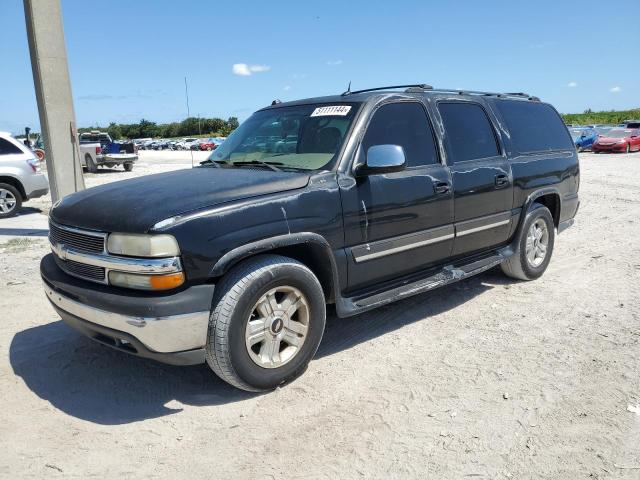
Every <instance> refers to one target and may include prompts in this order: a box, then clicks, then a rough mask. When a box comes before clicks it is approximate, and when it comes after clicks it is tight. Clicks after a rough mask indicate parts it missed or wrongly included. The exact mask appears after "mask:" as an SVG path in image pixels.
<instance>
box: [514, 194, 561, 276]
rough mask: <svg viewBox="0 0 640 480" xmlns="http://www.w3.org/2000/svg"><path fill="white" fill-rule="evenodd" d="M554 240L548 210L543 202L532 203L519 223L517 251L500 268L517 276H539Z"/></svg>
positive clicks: (546, 262)
mask: <svg viewBox="0 0 640 480" xmlns="http://www.w3.org/2000/svg"><path fill="white" fill-rule="evenodd" d="M554 241H555V226H554V224H553V217H552V216H551V212H549V210H548V209H547V207H545V206H544V205H541V204H539V203H534V204H533V206H532V208H531V209H530V210H529V212H528V213H527V216H526V218H525V220H524V224H523V225H522V229H521V231H520V237H519V239H518V242H517V246H516V251H515V252H514V254H513V255H512V256H511V257H509V259H507V260H505V261H504V262H503V263H502V265H501V267H502V271H503V272H504V273H505V275H507V276H509V277H512V278H517V279H519V280H535V279H536V278H539V277H540V276H542V274H543V273H544V271H545V270H546V269H547V266H548V265H549V262H550V261H551V255H552V253H553V245H554Z"/></svg>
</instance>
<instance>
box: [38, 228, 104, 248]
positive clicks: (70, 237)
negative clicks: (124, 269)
mask: <svg viewBox="0 0 640 480" xmlns="http://www.w3.org/2000/svg"><path fill="white" fill-rule="evenodd" d="M49 239H50V240H51V243H54V244H57V245H65V246H67V247H69V248H73V249H74V250H79V251H81V252H90V253H102V252H103V251H104V240H105V236H104V235H102V234H100V233H93V232H86V233H84V232H82V231H78V230H75V229H73V230H72V229H66V228H64V227H59V226H58V225H55V224H53V223H49Z"/></svg>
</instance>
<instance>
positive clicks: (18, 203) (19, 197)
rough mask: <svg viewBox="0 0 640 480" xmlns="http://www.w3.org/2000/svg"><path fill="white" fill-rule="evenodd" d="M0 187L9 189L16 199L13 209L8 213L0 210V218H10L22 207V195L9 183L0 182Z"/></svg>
mask: <svg viewBox="0 0 640 480" xmlns="http://www.w3.org/2000/svg"><path fill="white" fill-rule="evenodd" d="M0 188H1V189H3V190H8V191H10V192H11V194H12V195H13V197H14V198H15V199H16V204H15V205H14V207H13V210H11V211H10V212H8V213H1V212H0V218H10V217H13V216H15V215H17V214H18V212H19V211H20V208H22V195H21V194H20V192H19V191H18V190H17V189H16V187H14V186H13V185H9V184H8V183H0Z"/></svg>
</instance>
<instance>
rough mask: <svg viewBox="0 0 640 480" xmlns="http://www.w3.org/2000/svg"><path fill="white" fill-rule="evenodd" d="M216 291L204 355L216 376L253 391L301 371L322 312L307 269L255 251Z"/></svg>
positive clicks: (321, 302)
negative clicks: (257, 253)
mask: <svg viewBox="0 0 640 480" xmlns="http://www.w3.org/2000/svg"><path fill="white" fill-rule="evenodd" d="M216 291H217V294H216V299H215V301H214V305H215V306H214V311H213V312H212V314H211V318H210V320H209V335H208V341H207V345H206V359H207V363H208V364H209V366H210V367H211V369H212V370H213V371H214V372H215V373H216V374H217V375H218V376H219V377H220V378H221V379H222V380H224V381H226V382H228V383H230V384H231V385H233V386H235V387H237V388H240V389H242V390H247V391H254V392H259V391H266V390H272V389H274V388H276V387H278V386H279V385H282V384H284V383H286V382H289V381H291V380H293V379H295V378H297V377H298V376H300V375H301V374H302V373H303V372H304V371H305V370H306V368H307V365H308V363H309V361H310V360H311V359H312V358H313V356H314V354H315V352H316V350H317V349H318V346H319V345H320V340H321V339H322V334H323V332H324V325H325V317H326V305H325V300H324V293H323V291H322V287H321V286H320V282H319V281H318V279H317V278H316V276H315V275H314V274H313V272H311V270H309V269H308V268H307V267H306V266H305V265H303V264H302V263H300V262H298V261H296V260H293V259H291V258H288V257H282V256H279V255H261V256H258V257H255V258H253V259H251V260H248V261H246V262H244V263H241V264H240V265H238V266H237V267H235V268H234V269H233V270H232V271H231V272H229V273H228V274H227V275H226V276H225V277H224V278H223V279H222V281H221V283H220V284H219V285H218V286H217V287H216Z"/></svg>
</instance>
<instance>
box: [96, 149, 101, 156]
mask: <svg viewBox="0 0 640 480" xmlns="http://www.w3.org/2000/svg"><path fill="white" fill-rule="evenodd" d="M101 153H102V147H96V155H100V154H101Z"/></svg>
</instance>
